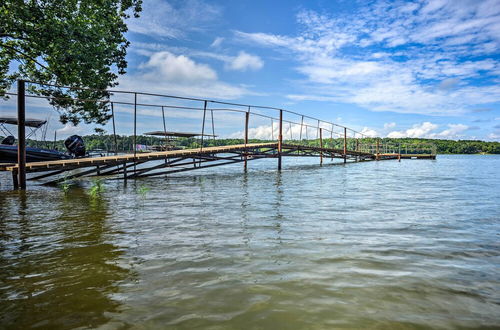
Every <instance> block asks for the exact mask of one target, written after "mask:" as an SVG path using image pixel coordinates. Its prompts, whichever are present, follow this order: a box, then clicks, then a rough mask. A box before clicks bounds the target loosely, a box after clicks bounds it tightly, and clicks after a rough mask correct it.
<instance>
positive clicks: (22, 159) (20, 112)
mask: <svg viewBox="0 0 500 330" xmlns="http://www.w3.org/2000/svg"><path fill="white" fill-rule="evenodd" d="M25 125H26V82H25V81H24V80H18V81H17V168H18V170H17V177H18V185H19V188H20V189H22V190H25V189H26V127H25ZM14 185H15V182H14Z"/></svg>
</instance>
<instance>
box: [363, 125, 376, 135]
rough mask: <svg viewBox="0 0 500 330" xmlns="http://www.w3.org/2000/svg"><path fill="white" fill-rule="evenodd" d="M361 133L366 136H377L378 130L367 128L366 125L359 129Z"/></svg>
mask: <svg viewBox="0 0 500 330" xmlns="http://www.w3.org/2000/svg"><path fill="white" fill-rule="evenodd" d="M361 134H364V135H366V136H368V137H377V136H379V134H378V132H377V131H376V130H374V129H371V128H368V127H363V129H362V130H361Z"/></svg>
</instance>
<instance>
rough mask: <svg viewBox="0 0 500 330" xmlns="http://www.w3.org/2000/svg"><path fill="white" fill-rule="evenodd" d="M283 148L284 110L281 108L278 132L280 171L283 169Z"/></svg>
mask: <svg viewBox="0 0 500 330" xmlns="http://www.w3.org/2000/svg"><path fill="white" fill-rule="evenodd" d="M282 148H283V110H280V125H279V133H278V171H281V152H282Z"/></svg>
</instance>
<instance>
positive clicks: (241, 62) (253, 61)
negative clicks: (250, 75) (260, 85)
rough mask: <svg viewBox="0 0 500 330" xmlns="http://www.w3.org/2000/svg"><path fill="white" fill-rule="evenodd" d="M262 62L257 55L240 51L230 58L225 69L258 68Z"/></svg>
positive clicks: (242, 69) (262, 64)
mask: <svg viewBox="0 0 500 330" xmlns="http://www.w3.org/2000/svg"><path fill="white" fill-rule="evenodd" d="M263 66H264V62H263V61H262V59H261V58H260V57H259V56H256V55H251V54H248V53H246V52H244V51H240V52H239V54H238V56H235V57H233V58H231V59H230V60H229V61H228V63H227V66H226V67H227V69H229V70H236V71H246V70H259V69H261V68H262V67H263Z"/></svg>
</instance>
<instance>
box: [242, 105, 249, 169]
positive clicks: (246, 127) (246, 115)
mask: <svg viewBox="0 0 500 330" xmlns="http://www.w3.org/2000/svg"><path fill="white" fill-rule="evenodd" d="M249 120H250V107H248V111H247V112H245V162H244V163H243V168H244V169H245V171H246V170H247V166H248V164H247V163H248V161H247V160H248V150H247V143H248V121H249Z"/></svg>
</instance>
